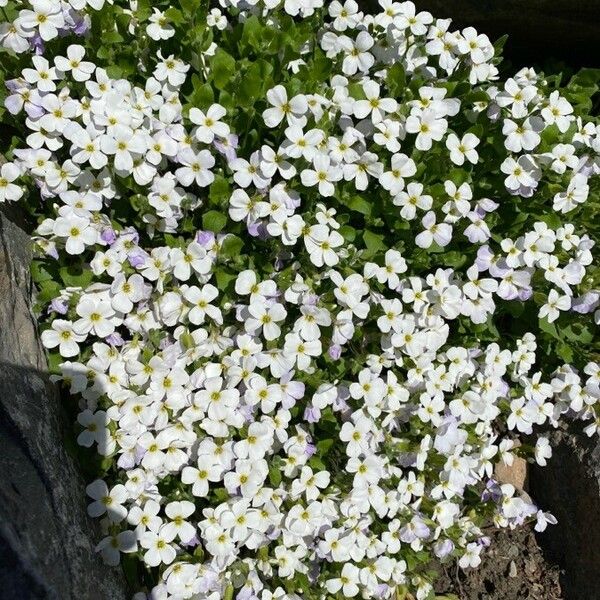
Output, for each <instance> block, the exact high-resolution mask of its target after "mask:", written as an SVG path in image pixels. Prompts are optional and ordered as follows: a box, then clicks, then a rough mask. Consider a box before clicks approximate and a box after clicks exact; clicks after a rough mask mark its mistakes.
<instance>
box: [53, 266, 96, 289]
mask: <svg viewBox="0 0 600 600" xmlns="http://www.w3.org/2000/svg"><path fill="white" fill-rule="evenodd" d="M59 273H60V278H61V279H62V280H63V283H64V284H65V285H66V286H69V287H82V288H86V287H87V286H88V285H89V284H90V283H91V282H92V279H93V278H94V273H93V272H92V270H91V269H84V268H83V267H82V266H81V265H71V266H68V267H61V268H60V269H59Z"/></svg>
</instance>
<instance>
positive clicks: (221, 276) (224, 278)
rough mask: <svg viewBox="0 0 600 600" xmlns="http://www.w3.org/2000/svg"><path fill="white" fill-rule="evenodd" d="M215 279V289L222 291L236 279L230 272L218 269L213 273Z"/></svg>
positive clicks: (234, 274)
mask: <svg viewBox="0 0 600 600" xmlns="http://www.w3.org/2000/svg"><path fill="white" fill-rule="evenodd" d="M215 278H216V280H217V287H218V288H219V290H221V291H223V290H225V289H227V288H228V287H229V285H230V284H231V283H232V282H233V281H235V280H236V279H237V274H236V273H231V272H230V271H226V270H224V269H218V270H217V272H216V273H215Z"/></svg>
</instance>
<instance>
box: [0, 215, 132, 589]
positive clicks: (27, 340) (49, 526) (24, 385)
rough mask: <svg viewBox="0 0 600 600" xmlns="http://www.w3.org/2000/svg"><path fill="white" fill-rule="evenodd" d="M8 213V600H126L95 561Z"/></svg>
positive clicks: (3, 314)
mask: <svg viewBox="0 0 600 600" xmlns="http://www.w3.org/2000/svg"><path fill="white" fill-rule="evenodd" d="M16 220H18V214H17V213H15V212H13V213H12V214H11V215H10V217H9V216H8V215H7V210H6V209H4V208H3V209H2V212H0V582H1V583H0V598H1V599H5V600H38V599H48V600H121V599H122V598H126V597H127V594H126V593H125V585H124V582H123V578H122V575H121V572H120V571H119V570H118V569H110V568H108V567H105V566H104V565H103V563H102V559H101V558H100V557H99V556H97V555H96V554H95V552H94V546H95V544H96V543H97V542H98V540H99V532H98V531H97V530H96V528H95V526H94V525H92V522H91V520H90V519H89V518H88V517H87V514H86V496H85V489H84V482H83V481H82V479H81V477H80V475H79V474H78V472H77V468H76V465H75V463H74V461H73V460H72V458H71V457H70V456H69V455H68V454H67V452H66V451H65V448H64V444H63V440H64V435H63V434H64V429H63V427H64V423H63V422H62V421H61V416H60V415H61V413H60V405H59V397H58V393H57V390H56V388H55V387H54V386H53V385H52V384H51V383H50V382H49V379H48V375H47V373H46V361H45V357H44V352H43V349H42V347H41V345H40V342H39V337H38V333H37V327H36V322H35V319H34V317H33V316H32V314H31V310H30V306H31V296H32V284H31V278H30V275H29V263H30V261H31V249H30V247H31V243H30V241H29V236H28V234H27V233H25V232H24V231H23V230H22V229H21V228H20V227H19V226H18V225H17V224H16V223H15V221H16Z"/></svg>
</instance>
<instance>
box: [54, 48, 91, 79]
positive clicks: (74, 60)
mask: <svg viewBox="0 0 600 600" xmlns="http://www.w3.org/2000/svg"><path fill="white" fill-rule="evenodd" d="M84 56H85V48H84V47H83V46H79V45H78V44H71V45H70V46H69V47H68V48H67V56H66V58H65V57H64V56H56V57H55V58H54V64H55V65H56V68H57V69H58V70H59V71H62V72H63V73H71V75H72V77H73V79H74V80H75V81H87V80H88V79H89V78H90V77H91V75H92V73H93V72H94V70H95V69H96V67H95V65H94V63H92V62H88V61H84V60H83V57H84Z"/></svg>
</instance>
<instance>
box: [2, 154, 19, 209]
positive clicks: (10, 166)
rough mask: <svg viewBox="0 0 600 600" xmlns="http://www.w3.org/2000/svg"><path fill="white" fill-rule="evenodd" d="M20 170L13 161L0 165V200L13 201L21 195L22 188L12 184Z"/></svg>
mask: <svg viewBox="0 0 600 600" xmlns="http://www.w3.org/2000/svg"><path fill="white" fill-rule="evenodd" d="M20 175H21V172H20V170H19V168H18V167H17V165H15V164H14V163H4V164H3V165H2V166H0V202H6V201H7V200H9V201H15V200H18V199H19V198H21V197H22V196H23V190H22V189H21V187H19V186H18V185H16V184H14V183H13V181H16V180H17V178H18V177H19V176H20Z"/></svg>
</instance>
